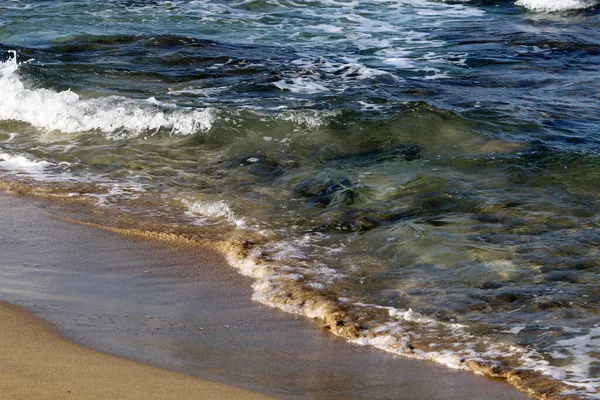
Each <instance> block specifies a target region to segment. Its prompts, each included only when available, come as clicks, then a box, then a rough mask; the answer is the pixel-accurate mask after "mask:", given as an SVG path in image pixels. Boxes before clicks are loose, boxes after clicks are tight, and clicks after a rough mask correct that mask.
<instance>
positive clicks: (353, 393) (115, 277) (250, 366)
mask: <svg viewBox="0 0 600 400" xmlns="http://www.w3.org/2000/svg"><path fill="white" fill-rule="evenodd" d="M56 213H57V211H56V210H55V209H54V208H53V206H51V205H50V204H49V203H43V202H40V201H37V200H34V199H31V198H23V197H10V196H6V195H0V221H2V229H1V230H0V254H2V257H0V300H2V301H5V302H9V303H11V304H16V305H18V306H19V307H23V308H24V309H26V310H28V311H29V312H31V313H33V314H34V315H35V316H36V317H38V318H42V319H43V320H44V321H46V322H47V323H49V324H50V325H45V324H43V323H41V322H39V321H36V320H34V319H32V318H31V317H29V316H26V315H25V314H23V313H21V312H17V311H15V309H14V308H10V307H8V308H7V307H6V306H2V307H0V313H1V314H0V315H1V317H0V318H1V319H0V325H1V326H0V337H1V338H2V341H1V346H2V347H1V348H0V398H1V399H2V400H4V399H13V398H27V399H30V398H46V397H43V395H42V394H44V395H46V396H49V398H68V397H67V395H69V392H68V391H69V390H71V394H74V395H73V398H77V399H92V398H135V396H139V397H142V396H143V397H144V398H152V397H151V394H154V395H155V396H156V397H157V398H176V399H183V398H187V397H192V396H194V397H195V398H211V396H214V397H219V398H251V397H252V396H257V395H256V394H253V393H252V392H255V393H263V394H267V395H272V396H275V397H278V398H285V399H307V398H314V399H345V398H352V399H388V398H389V399H415V400H424V399H521V400H523V399H526V398H527V396H525V395H524V394H523V393H520V392H518V391H516V389H514V388H513V387H511V386H509V385H508V384H506V383H505V382H503V381H494V380H490V379H487V378H484V377H481V376H476V375H474V374H471V373H468V372H463V371H453V370H449V369H447V368H444V367H441V366H438V365H434V364H431V363H427V362H423V361H417V360H408V359H404V358H397V357H394V356H391V355H389V354H386V353H383V352H380V351H377V350H374V349H371V348H368V347H360V346H355V345H351V344H349V343H347V342H345V341H344V340H342V339H339V338H335V337H333V336H332V335H331V334H328V333H327V332H325V331H323V330H321V329H319V328H317V325H316V324H314V323H313V322H312V321H310V320H308V319H306V318H301V317H297V316H293V315H290V314H285V313H283V312H281V311H278V310H273V309H270V308H267V307H264V306H261V305H259V304H257V303H255V302H252V301H251V300H250V298H251V293H252V292H251V288H250V285H251V283H252V281H251V280H250V279H248V278H245V277H242V276H240V275H239V274H237V273H236V271H235V270H234V269H233V268H231V267H230V266H228V265H227V264H226V262H225V261H224V260H223V258H222V257H221V256H220V255H219V254H218V253H217V252H216V251H213V250H211V249H210V248H202V247H196V246H186V245H174V244H169V243H164V242H159V241H153V240H148V239H141V238H132V237H125V236H121V235H117V234H115V233H111V232H108V231H105V230H102V229H95V228H90V227H87V226H81V225H77V224H72V223H68V222H65V221H62V220H60V219H57V218H55V217H56V215H57V214H56ZM48 326H50V327H51V329H49V328H48ZM54 332H58V333H59V334H60V335H61V336H63V337H65V338H66V339H68V341H67V340H65V339H60V338H58V337H57V336H56V334H55V333H54ZM75 343H76V344H75ZM83 346H85V347H87V348H84V347H83ZM88 348H93V349H95V350H98V351H101V352H103V353H108V354H111V355H112V356H108V355H105V354H101V353H99V352H96V351H93V350H89V349H88ZM114 356H117V357H120V358H117V357H114ZM124 358H125V359H129V360H133V361H135V362H132V361H125V360H123V359H124ZM5 360H10V361H9V362H5ZM140 363H143V364H146V365H143V364H140ZM149 365H152V366H153V367H159V368H161V369H158V368H153V367H150V366H149ZM165 369H167V370H170V371H176V372H179V374H178V373H174V372H167V371H165ZM184 374H185V375H184ZM192 377H194V378H192ZM209 381H211V382H219V383H222V384H225V385H227V386H225V385H220V384H216V383H211V382H209ZM232 386H235V387H239V388H243V389H246V390H248V391H242V390H239V389H234V388H233V387H232ZM143 390H145V392H142V391H143ZM174 390H177V391H174ZM236 390H237V392H235V393H234V392H232V391H236ZM109 391H110V392H109ZM142 393H144V394H143V395H142ZM127 396H132V397H127ZM257 398H258V397H257Z"/></svg>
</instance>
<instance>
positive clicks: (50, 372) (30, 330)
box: [0, 303, 269, 399]
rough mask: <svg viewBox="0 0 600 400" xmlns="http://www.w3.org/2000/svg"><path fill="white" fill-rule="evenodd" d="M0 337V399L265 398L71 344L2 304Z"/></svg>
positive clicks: (0, 305) (39, 322)
mask: <svg viewBox="0 0 600 400" xmlns="http://www.w3.org/2000/svg"><path fill="white" fill-rule="evenodd" d="M0 337H2V344H3V345H2V353H1V355H2V364H1V365H0V376H1V379H0V393H1V394H0V398H2V399H66V398H77V399H199V398H202V399H223V398H236V399H267V398H269V397H268V396H265V395H261V394H258V393H253V392H250V391H247V390H242V389H238V388H235V387H232V386H227V385H223V384H219V383H214V382H209V381H206V380H201V379H197V378H193V377H190V376H188V375H184V374H180V373H175V372H170V371H166V370H164V369H160V368H154V367H150V366H147V365H144V364H140V363H136V362H132V361H127V360H124V359H121V358H117V357H113V356H109V355H106V354H103V353H100V352H97V351H94V350H91V349H87V348H84V347H82V346H78V345H75V344H73V343H71V342H69V341H67V340H65V339H63V338H61V337H59V336H58V335H57V334H56V333H55V332H53V331H52V329H50V327H49V326H48V325H47V324H45V323H43V322H41V321H40V320H38V319H35V318H33V317H31V316H30V315H28V314H26V313H24V312H23V311H21V310H19V309H17V308H16V307H14V306H10V305H8V304H6V303H0Z"/></svg>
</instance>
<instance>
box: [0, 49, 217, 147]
mask: <svg viewBox="0 0 600 400" xmlns="http://www.w3.org/2000/svg"><path fill="white" fill-rule="evenodd" d="M10 54H11V56H10V57H9V59H8V60H7V61H5V62H0V92H2V97H0V119H2V120H17V121H23V122H27V123H29V124H31V125H33V126H34V127H36V128H39V129H44V130H47V131H55V130H56V131H61V132H64V133H76V132H86V131H93V130H99V131H101V132H103V133H105V134H106V135H107V136H108V137H112V138H119V137H135V136H137V135H139V134H140V133H144V132H148V131H158V130H160V129H166V130H170V132H171V134H181V135H189V134H193V133H196V132H206V131H208V130H209V129H210V128H211V126H212V123H213V122H214V119H215V115H214V112H213V110H211V109H209V108H206V109H177V107H176V106H175V105H169V106H168V107H166V106H165V105H164V104H162V103H159V102H158V101H156V100H155V99H154V98H150V99H148V100H147V101H138V100H133V99H127V98H124V97H120V96H109V97H100V98H96V99H87V100H85V99H81V98H80V96H79V95H78V94H77V93H75V92H72V91H71V90H65V91H62V92H56V91H53V90H48V89H30V88H28V87H27V86H26V85H25V84H24V83H23V82H22V81H21V80H20V79H19V76H18V74H17V70H18V67H19V64H18V63H17V55H16V52H14V51H11V52H10Z"/></svg>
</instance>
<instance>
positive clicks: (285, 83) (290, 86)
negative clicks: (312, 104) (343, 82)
mask: <svg viewBox="0 0 600 400" xmlns="http://www.w3.org/2000/svg"><path fill="white" fill-rule="evenodd" d="M273 85H275V87H278V88H279V89H281V90H289V91H290V92H294V93H305V94H314V93H321V92H328V91H329V89H328V88H327V87H326V86H325V85H322V84H320V83H317V82H315V81H312V80H310V79H307V78H292V79H282V80H280V81H277V82H274V83H273Z"/></svg>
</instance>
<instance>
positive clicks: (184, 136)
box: [0, 0, 600, 398]
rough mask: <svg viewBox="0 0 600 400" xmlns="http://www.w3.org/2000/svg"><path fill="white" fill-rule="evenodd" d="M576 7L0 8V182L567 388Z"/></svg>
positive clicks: (574, 280)
mask: <svg viewBox="0 0 600 400" xmlns="http://www.w3.org/2000/svg"><path fill="white" fill-rule="evenodd" d="M595 5H596V4H595V2H592V1H583V0H579V1H575V0H573V1H569V0H561V1H549V2H541V1H533V0H520V1H518V2H517V3H516V4H514V3H512V2H489V1H479V2H460V3H442V2H428V1H422V0H414V1H370V2H363V1H320V2H315V1H295V2H292V1H283V0H278V1H275V0H268V1H266V0H264V1H235V2H221V1H217V2H210V3H208V4H206V3H205V2H196V1H170V2H169V1H154V2H135V1H104V2H96V1H87V2H69V1H60V2H52V3H49V2H41V1H12V2H7V3H4V4H2V5H0V9H1V11H2V17H1V18H0V43H1V44H0V50H1V51H2V53H3V54H4V56H3V57H4V61H3V62H2V64H0V92H1V93H2V94H1V95H0V141H2V143H1V146H2V148H1V149H0V158H1V160H0V168H2V179H4V180H9V181H14V180H19V181H22V182H25V183H26V184H28V185H32V186H34V187H38V188H44V190H51V191H52V192H53V193H55V194H61V193H62V195H64V196H67V198H69V199H72V200H76V199H79V198H84V199H89V200H92V201H93V202H94V203H96V204H97V205H98V206H100V207H103V208H106V207H109V208H114V209H118V210H121V211H124V212H127V213H129V214H130V215H134V216H135V218H136V219H138V220H142V219H144V218H146V217H147V218H151V219H152V220H153V221H154V222H157V223H160V224H162V225H160V226H161V228H159V229H164V230H168V231H172V230H176V231H177V230H178V231H180V232H182V231H185V232H190V231H194V230H195V231H196V232H199V233H197V234H199V235H201V236H203V237H207V236H210V237H212V240H214V241H215V242H219V243H221V246H223V243H224V242H230V243H229V245H226V246H225V247H227V246H229V247H227V248H229V249H230V254H229V255H230V261H231V263H232V264H233V265H234V266H236V267H238V268H239V269H240V272H242V273H244V274H247V275H250V276H253V277H254V278H256V283H255V285H254V298H255V299H256V300H258V301H261V302H263V303H266V304H270V305H273V306H276V307H279V308H282V309H284V310H287V311H290V312H296V313H300V314H304V315H307V316H310V317H316V318H320V319H322V320H323V321H324V324H325V325H327V326H329V327H330V329H331V330H332V331H333V332H334V333H336V334H339V335H342V336H345V337H347V338H348V339H349V340H352V341H354V342H356V343H360V344H369V345H374V346H377V347H380V348H382V349H384V350H386V351H391V352H394V353H398V354H403V355H406V356H409V357H416V358H424V359H433V360H436V361H438V362H441V363H443V364H446V365H448V366H450V367H453V368H467V369H472V370H477V371H482V372H484V373H486V374H488V375H492V376H502V377H505V378H507V379H509V380H510V381H511V382H512V383H513V384H515V385H516V386H518V387H520V388H521V389H523V390H527V391H529V392H530V393H531V394H533V395H534V396H542V395H550V396H554V397H556V398H558V397H560V396H567V395H571V396H573V397H577V398H586V397H590V398H593V397H595V396H597V395H598V390H599V388H600V386H598V385H599V384H600V383H599V382H600V381H599V371H600V370H599V368H600V364H599V358H598V354H599V347H598V346H599V343H598V336H597V335H598V332H599V329H600V319H599V317H598V312H597V310H598V302H599V300H600V298H599V296H600V295H599V293H600V291H599V280H598V272H599V271H600V263H599V261H598V245H599V244H600V231H599V229H598V223H599V220H600V217H599V213H598V211H599V208H600V183H599V182H600V180H599V177H600V176H599V175H600V173H599V171H598V165H599V164H600V163H599V161H600V158H599V156H598V150H599V148H600V140H599V139H598V135H597V130H598V126H599V125H600V124H599V122H600V113H599V112H598V105H599V96H600V85H598V83H597V70H598V68H597V64H598V59H599V56H600V37H598V35H597V34H596V30H597V26H598V23H599V22H600V14H598V11H597V9H596V8H595ZM155 226H158V225H155ZM169 226H171V227H173V228H169ZM240 236H241V237H245V238H246V239H245V242H243V243H240V241H239V240H238V238H239V237H240Z"/></svg>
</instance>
